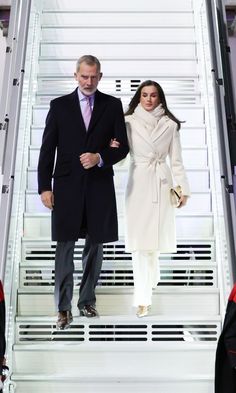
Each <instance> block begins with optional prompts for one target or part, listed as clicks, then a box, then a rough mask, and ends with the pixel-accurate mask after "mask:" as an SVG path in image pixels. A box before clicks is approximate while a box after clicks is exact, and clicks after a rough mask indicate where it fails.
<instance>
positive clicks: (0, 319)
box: [0, 281, 6, 393]
mask: <svg viewBox="0 0 236 393" xmlns="http://www.w3.org/2000/svg"><path fill="white" fill-rule="evenodd" d="M5 350H6V341H5V300H4V292H3V287H2V282H1V281H0V393H1V392H2V382H4V376H3V375H2V374H3V372H2V371H3V368H4V367H5V358H4V355H5Z"/></svg>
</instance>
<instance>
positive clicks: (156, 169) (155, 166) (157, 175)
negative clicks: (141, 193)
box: [131, 155, 167, 203]
mask: <svg viewBox="0 0 236 393" xmlns="http://www.w3.org/2000/svg"><path fill="white" fill-rule="evenodd" d="M131 163H134V164H135V165H136V164H137V165H139V164H146V165H148V167H149V168H151V176H152V177H151V183H152V202H153V203H158V194H159V192H158V191H159V182H161V183H163V184H165V183H167V179H166V175H165V174H164V172H163V170H162V167H161V166H162V164H165V163H166V161H165V160H163V159H160V158H158V157H156V156H155V155H153V156H151V157H138V156H136V157H135V156H132V157H131ZM158 180H159V181H158Z"/></svg>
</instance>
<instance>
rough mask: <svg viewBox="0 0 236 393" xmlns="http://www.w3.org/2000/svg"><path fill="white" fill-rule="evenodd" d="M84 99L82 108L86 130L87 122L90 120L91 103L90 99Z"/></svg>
mask: <svg viewBox="0 0 236 393" xmlns="http://www.w3.org/2000/svg"><path fill="white" fill-rule="evenodd" d="M85 99H86V104H85V106H84V111H83V119H84V124H85V127H86V130H87V129H88V127H89V122H90V119H91V115H92V108H91V103H90V97H85Z"/></svg>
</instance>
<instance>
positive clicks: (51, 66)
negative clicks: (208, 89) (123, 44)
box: [38, 28, 198, 101]
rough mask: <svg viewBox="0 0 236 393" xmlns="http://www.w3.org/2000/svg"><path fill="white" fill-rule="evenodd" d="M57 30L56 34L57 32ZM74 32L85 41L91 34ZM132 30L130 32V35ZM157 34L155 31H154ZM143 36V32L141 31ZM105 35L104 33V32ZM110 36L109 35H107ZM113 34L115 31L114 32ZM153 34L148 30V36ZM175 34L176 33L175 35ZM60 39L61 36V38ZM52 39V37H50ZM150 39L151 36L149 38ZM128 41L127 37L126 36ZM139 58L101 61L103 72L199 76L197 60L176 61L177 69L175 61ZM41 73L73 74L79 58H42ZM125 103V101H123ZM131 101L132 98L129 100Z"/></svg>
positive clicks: (137, 74)
mask: <svg viewBox="0 0 236 393" xmlns="http://www.w3.org/2000/svg"><path fill="white" fill-rule="evenodd" d="M44 30H45V29H43V30H42V33H43V34H44ZM46 30H47V34H49V32H50V33H51V34H58V33H63V36H64V35H65V36H67V33H68V30H67V29H56V28H53V29H46ZM55 30H56V32H55ZM71 30H73V32H72V34H74V33H76V31H77V33H79V34H81V33H82V40H83V34H87V33H88V34H91V31H90V29H89V30H86V32H84V30H82V31H80V29H71ZM100 30H102V29H98V30H97V31H92V36H91V39H92V41H94V37H96V34H99V33H101V31H100ZM131 32H132V30H130V33H131ZM138 32H140V30H137V31H136V32H135V34H137V33H138ZM154 32H155V29H154ZM119 33H123V29H122V30H119ZM141 33H142V34H143V31H141ZM188 33H189V32H185V34H188ZM103 34H104V32H103ZM107 34H108V33H107ZM112 34H113V31H112ZM149 34H151V32H149V29H148V35H149ZM161 34H165V32H161ZM174 34H175V33H174ZM59 37H60V36H59ZM50 39H51V35H50ZM149 39H150V36H149ZM126 40H127V36H126ZM137 58H138V56H136V57H135V58H134V59H127V60H126V59H125V60H123V59H122V60H120V59H118V58H114V57H113V58H112V59H111V60H110V59H108V60H106V59H101V64H102V71H103V72H104V74H105V75H107V76H108V75H111V73H112V75H114V73H115V74H116V75H119V76H120V77H121V76H126V75H131V74H132V75H133V77H135V76H137V77H138V76H140V75H142V76H144V75H145V76H146V77H147V78H148V77H149V78H150V75H153V72H154V70H158V75H167V74H170V75H173V74H174V75H176V73H177V74H178V75H179V76H186V75H193V76H194V75H195V76H196V75H197V72H198V69H197V62H196V60H195V59H188V58H185V59H175V60H174V62H175V67H173V59H169V58H167V59H165V58H160V59H156V58H155V57H154V58H153V57H152V55H149V56H148V57H147V58H146V59H144V60H141V59H139V60H138V61H137ZM38 61H39V73H40V74H44V75H50V74H52V73H55V74H57V75H58V74H62V75H63V74H69V73H70V72H71V73H72V72H73V71H74V70H75V65H76V61H77V57H73V58H71V57H67V58H58V57H40V58H39V60H38ZM122 101H123V100H122ZM128 101H130V98H129V100H128Z"/></svg>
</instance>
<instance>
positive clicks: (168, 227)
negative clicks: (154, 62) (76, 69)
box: [125, 80, 190, 317]
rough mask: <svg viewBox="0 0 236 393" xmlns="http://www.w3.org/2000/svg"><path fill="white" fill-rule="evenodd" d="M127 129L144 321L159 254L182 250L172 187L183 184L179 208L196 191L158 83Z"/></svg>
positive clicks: (140, 92) (131, 113) (130, 230)
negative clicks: (189, 181) (179, 247)
mask: <svg viewBox="0 0 236 393" xmlns="http://www.w3.org/2000/svg"><path fill="white" fill-rule="evenodd" d="M126 125H127V134H128V141H129V147H130V167H129V176H128V183H127V188H126V194H125V222H126V224H125V232H126V236H125V243H126V250H127V251H128V252H131V253H132V263H133V273H134V306H136V307H138V309H137V316H138V317H143V316H145V315H147V314H148V310H149V306H150V305H151V303H152V288H155V287H156V285H157V283H158V281H159V280H160V268H159V254H160V253H172V252H176V230H175V207H174V206H173V205H172V204H171V197H170V189H171V188H172V187H173V185H174V184H175V185H180V186H181V189H182V196H181V198H180V203H179V207H182V206H184V205H185V204H186V202H187V198H188V196H189V195H190V190H189V184H188V180H187V177H186V173H185V170H184V166H183V162H182V154H181V145H180V136H179V129H180V121H179V120H178V119H176V117H175V116H174V115H173V114H172V113H171V112H170V111H169V109H168V108H167V104H166V99H165V95H164V92H163V90H162V88H161V86H160V85H159V84H158V83H156V82H154V81H150V80H148V81H145V82H143V83H142V84H141V85H140V86H139V88H138V89H137V91H136V93H135V95H134V97H133V98H132V100H131V102H130V104H129V109H128V111H127V112H126ZM167 158H168V159H169V165H168V163H167ZM173 179H174V180H173Z"/></svg>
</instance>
